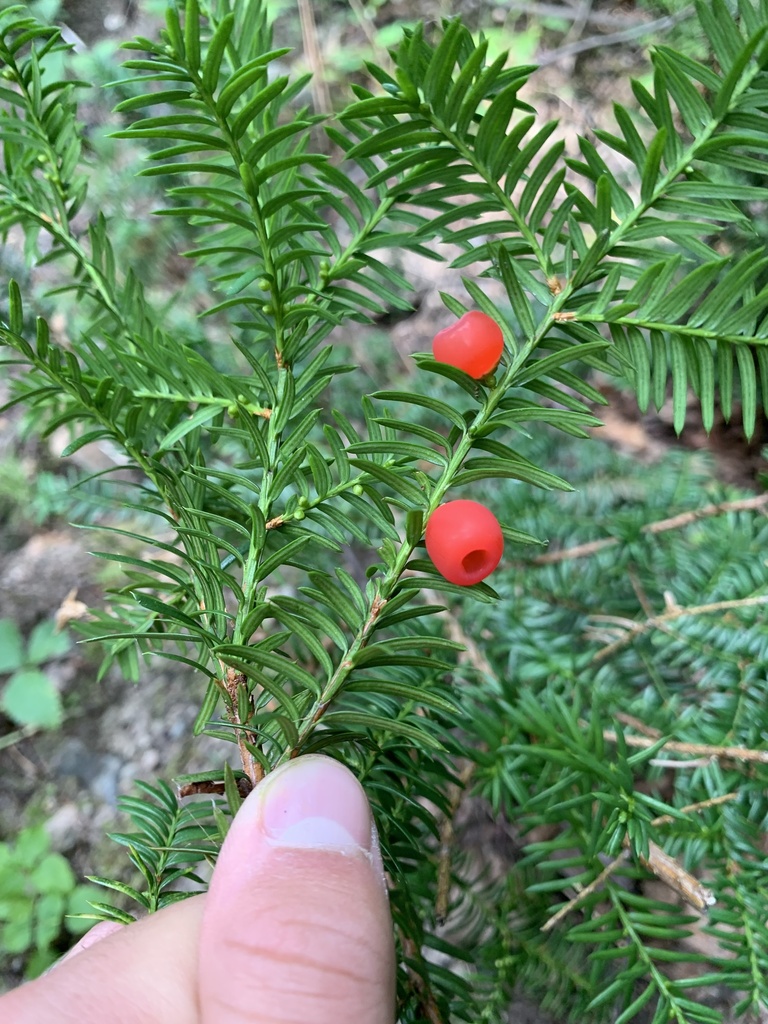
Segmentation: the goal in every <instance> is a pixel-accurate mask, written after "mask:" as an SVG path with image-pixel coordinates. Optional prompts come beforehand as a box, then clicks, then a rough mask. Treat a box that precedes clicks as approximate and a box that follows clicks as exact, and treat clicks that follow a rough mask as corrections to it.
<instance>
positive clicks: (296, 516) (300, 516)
mask: <svg viewBox="0 0 768 1024" xmlns="http://www.w3.org/2000/svg"><path fill="white" fill-rule="evenodd" d="M305 515H306V512H305V511H304V509H303V508H297V509H296V511H295V512H294V513H293V518H294V519H298V520H299V521H301V520H302V519H303V518H304V517H305Z"/></svg>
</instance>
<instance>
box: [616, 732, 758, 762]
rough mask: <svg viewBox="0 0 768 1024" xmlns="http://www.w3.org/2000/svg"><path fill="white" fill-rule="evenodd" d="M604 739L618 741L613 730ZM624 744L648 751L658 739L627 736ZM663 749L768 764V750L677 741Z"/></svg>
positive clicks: (671, 742) (718, 758) (668, 741)
mask: <svg viewBox="0 0 768 1024" xmlns="http://www.w3.org/2000/svg"><path fill="white" fill-rule="evenodd" d="M603 738H604V739H605V740H607V741H608V743H615V742H616V741H617V739H618V737H617V735H616V733H615V732H614V731H613V730H612V729H606V730H604V731H603ZM624 742H625V743H626V744H627V746H628V747H640V748H641V749H645V750H647V749H648V747H652V746H654V745H655V744H656V743H658V739H652V738H651V737H646V736H625V737H624ZM661 749H662V750H669V751H673V752H674V753H676V754H690V755H691V757H709V758H710V759H712V758H714V759H715V760H718V761H720V760H727V761H756V762H758V763H759V764H768V750H752V749H750V748H749V747H716V746H712V745H711V744H709V743H682V742H679V741H677V740H667V742H666V743H664V746H663V747H662V748H661Z"/></svg>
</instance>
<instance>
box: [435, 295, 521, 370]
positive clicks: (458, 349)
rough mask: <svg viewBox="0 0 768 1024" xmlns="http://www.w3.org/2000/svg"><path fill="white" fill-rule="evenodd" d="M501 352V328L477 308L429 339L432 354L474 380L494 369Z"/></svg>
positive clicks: (440, 361)
mask: <svg viewBox="0 0 768 1024" xmlns="http://www.w3.org/2000/svg"><path fill="white" fill-rule="evenodd" d="M503 351H504V335H503V334H502V333H501V328H500V327H499V325H498V324H497V323H496V321H495V320H492V319H491V317H489V316H486V314H485V313H481V312H480V311H479V310H477V309H474V310H471V311H470V312H469V313H465V314H464V316H463V317H462V318H461V319H460V320H457V321H456V323H455V324H451V326H450V327H446V328H445V329H444V330H442V331H438V333H437V334H436V335H435V338H434V341H433V342H432V354H433V355H434V357H435V359H436V360H437V361H438V363H449V364H450V365H451V366H456V367H458V369H460V370H463V371H464V372H465V373H468V374H469V376H470V377H474V378H475V380H480V378H481V377H485V376H486V375H487V374H489V373H492V372H493V371H494V370H495V369H496V367H497V366H498V365H499V360H500V359H501V353H502V352H503Z"/></svg>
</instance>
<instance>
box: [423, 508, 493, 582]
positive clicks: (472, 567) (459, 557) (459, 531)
mask: <svg viewBox="0 0 768 1024" xmlns="http://www.w3.org/2000/svg"><path fill="white" fill-rule="evenodd" d="M424 541H425V543H426V546H427V554H428V555H429V557H430V558H431V559H432V562H433V563H434V566H435V568H436V569H437V571H438V572H439V573H440V574H441V576H444V577H445V578H446V579H447V580H448V581H449V582H450V583H458V584H459V586H462V587H469V586H471V585H472V584H473V583H479V582H480V580H484V579H485V577H486V576H488V575H489V574H490V573H492V572H493V570H494V569H495V568H496V566H497V565H498V564H499V562H500V560H501V556H502V553H503V551H504V538H503V536H502V533H501V527H500V526H499V521H498V519H497V518H496V516H495V515H494V514H493V512H491V511H490V510H489V509H487V508H486V507H485V505H481V504H480V503H479V502H477V501H469V500H467V499H463V498H460V499H458V500H457V501H449V502H447V504H445V505H440V507H439V508H437V509H435V511H434V512H433V513H432V515H431V516H430V517H429V521H428V522H427V529H426V533H425V535H424Z"/></svg>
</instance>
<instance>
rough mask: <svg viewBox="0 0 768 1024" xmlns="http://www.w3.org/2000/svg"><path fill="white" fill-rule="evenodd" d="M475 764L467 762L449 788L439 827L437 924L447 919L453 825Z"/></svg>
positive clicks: (473, 772) (454, 835)
mask: <svg viewBox="0 0 768 1024" xmlns="http://www.w3.org/2000/svg"><path fill="white" fill-rule="evenodd" d="M476 767H477V764H476V762H475V761H469V762H468V763H467V764H466V765H465V766H464V768H463V769H462V770H461V774H460V775H459V781H458V783H457V784H456V785H453V786H451V788H450V796H449V800H450V802H449V804H448V813H447V814H446V816H445V819H444V821H443V824H442V825H441V826H440V849H439V851H438V861H437V896H436V898H435V917H436V919H437V923H438V924H443V923H444V922H445V919H446V918H447V917H448V907H449V902H450V895H451V856H452V853H453V844H454V840H455V838H456V833H455V830H454V827H453V823H454V821H455V820H456V814H457V812H458V810H459V807H460V806H461V801H462V800H463V798H464V794H465V793H466V791H467V786H468V785H469V783H470V781H471V779H472V776H473V775H474V774H475V768H476Z"/></svg>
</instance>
